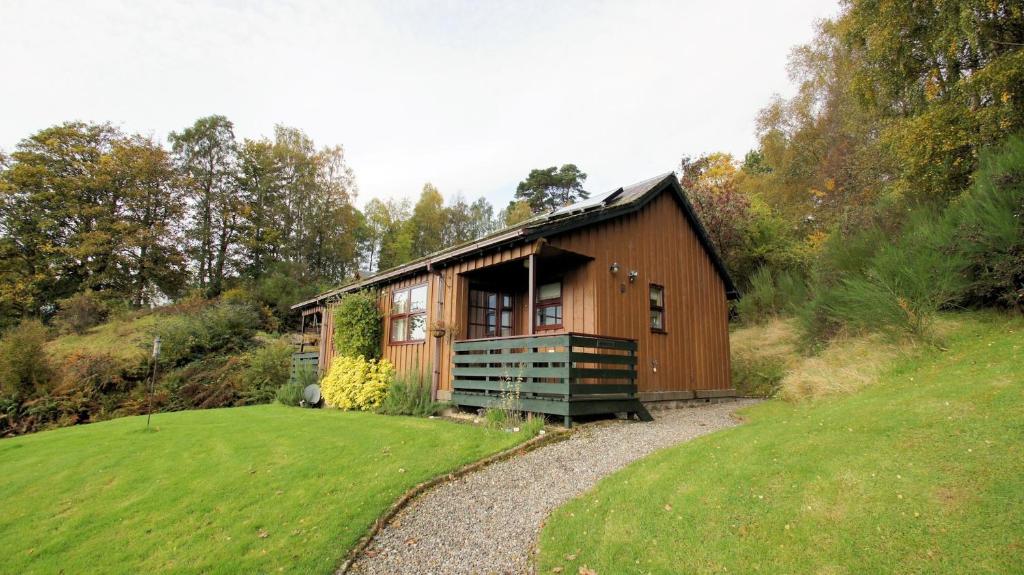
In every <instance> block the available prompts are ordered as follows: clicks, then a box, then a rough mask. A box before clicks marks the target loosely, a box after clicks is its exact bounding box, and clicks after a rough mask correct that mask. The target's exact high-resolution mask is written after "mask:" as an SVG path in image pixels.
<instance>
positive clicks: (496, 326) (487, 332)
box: [467, 288, 515, 339]
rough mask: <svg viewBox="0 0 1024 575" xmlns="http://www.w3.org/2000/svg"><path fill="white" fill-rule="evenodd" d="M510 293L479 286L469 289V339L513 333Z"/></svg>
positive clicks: (503, 335)
mask: <svg viewBox="0 0 1024 575" xmlns="http://www.w3.org/2000/svg"><path fill="white" fill-rule="evenodd" d="M512 302H513V298H512V294H510V293H506V292H501V291H494V290H488V289H481V288H470V290H469V333H468V334H467V336H468V337H469V339H480V338H484V337H505V336H510V335H513V326H512V323H513V321H512V318H513V317H514V315H515V314H513V308H512Z"/></svg>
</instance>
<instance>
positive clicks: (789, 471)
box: [538, 315, 1024, 574]
mask: <svg viewBox="0 0 1024 575" xmlns="http://www.w3.org/2000/svg"><path fill="white" fill-rule="evenodd" d="M953 323H955V324H956V327H955V328H950V329H949V330H948V337H947V340H946V341H947V342H948V347H949V351H946V352H940V351H937V350H935V349H918V350H915V352H914V353H913V354H909V355H900V354H896V355H894V356H893V359H892V362H891V363H890V366H889V367H888V368H887V369H885V370H883V371H881V373H880V375H879V377H878V380H877V381H876V382H873V383H871V384H870V385H868V386H867V387H864V388H863V389H861V390H860V391H858V392H856V393H853V394H850V395H838V396H827V397H825V398H822V399H817V400H805V401H799V402H784V401H780V400H773V401H769V402H766V403H764V404H761V405H759V406H755V407H754V408H751V409H749V410H747V411H746V412H745V413H744V414H743V415H744V416H745V418H746V419H747V420H748V421H747V423H746V424H745V425H743V426H741V427H738V428H734V429H731V430H727V431H724V432H721V433H717V434H714V435H710V436H706V437H704V438H700V439H698V440H696V441H693V442H691V443H687V444H684V445H681V446H678V447H675V448H671V449H668V450H665V451H662V452H659V453H657V454H655V455H654V456H652V457H650V458H647V459H644V460H642V461H640V462H637V463H636V464H634V465H632V466H630V467H628V468H626V469H625V470H623V471H621V472H619V473H617V474H615V475H613V476H611V477H609V478H607V479H606V480H604V481H602V482H601V483H600V484H599V485H598V487H597V488H596V489H594V490H593V491H592V492H590V493H588V494H587V495H585V496H583V497H580V498H579V499H576V500H574V501H572V502H570V503H569V504H567V505H566V506H564V507H562V508H560V509H559V510H557V511H556V512H555V513H554V514H553V516H552V517H551V518H550V520H549V521H548V522H547V524H546V526H545V528H544V531H543V533H542V536H541V543H540V550H541V553H540V556H539V565H538V567H539V572H541V573H550V572H552V570H554V569H556V568H562V572H564V573H576V572H577V571H578V570H579V569H580V568H581V567H583V566H585V567H587V568H589V569H592V570H594V571H596V572H597V573H601V574H605V573H726V572H729V573H756V572H762V573H829V574H844V573H850V574H854V573H892V572H897V573H1014V572H1017V573H1019V572H1020V569H1021V565H1024V322H1021V321H1019V320H1009V319H1006V318H1002V317H997V316H991V315H966V316H961V317H958V318H956V319H955V320H954V322H953Z"/></svg>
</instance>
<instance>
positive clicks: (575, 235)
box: [549, 193, 732, 392]
mask: <svg viewBox="0 0 1024 575" xmlns="http://www.w3.org/2000/svg"><path fill="white" fill-rule="evenodd" d="M675 202H677V200H676V199H675V198H674V197H673V196H672V195H671V194H668V193H662V194H660V195H659V196H658V197H657V198H655V199H654V200H652V201H651V202H650V203H649V204H648V205H647V206H645V207H644V208H643V209H641V210H639V211H637V212H635V213H633V214H629V215H626V216H623V217H620V218H615V219H613V220H609V221H606V222H603V223H599V224H596V225H593V226H588V227H585V228H580V229H578V230H575V231H572V232H569V233H567V234H564V235H562V236H556V237H553V238H550V239H549V242H550V244H551V245H552V246H555V247H559V248H562V249H566V250H571V251H574V252H578V253H583V254H587V255H590V256H592V257H594V260H593V261H591V262H589V263H587V264H586V265H585V266H584V267H583V268H581V269H578V270H576V271H575V272H574V274H573V280H574V281H572V282H571V283H570V284H569V285H571V286H572V288H573V289H572V290H571V293H572V298H573V304H572V313H571V314H569V313H567V317H571V318H572V319H571V321H567V322H566V329H568V330H571V331H582V332H587V333H596V334H599V335H607V336H613V337H628V338H635V339H636V340H637V341H638V344H639V349H638V352H637V357H638V363H637V370H638V382H637V383H638V386H639V389H640V391H642V392H646V391H680V390H703V389H730V388H731V387H732V385H731V382H730V375H729V374H730V363H729V338H728V303H727V300H726V297H725V284H724V283H723V282H722V279H721V277H720V276H719V275H718V273H717V272H716V271H715V269H714V266H713V264H712V263H711V258H710V257H708V254H707V252H705V251H704V249H703V248H702V247H701V245H700V242H699V240H698V239H697V235H696V234H695V233H694V231H693V229H692V227H691V226H690V224H689V221H687V219H686V217H685V216H684V214H683V212H682V210H681V209H680V208H679V207H678V206H677V205H675ZM613 262H618V264H619V268H620V269H619V272H618V274H615V275H613V274H612V273H611V272H610V271H609V268H610V266H611V264H612V263H613ZM633 270H635V271H637V272H638V273H639V276H638V277H637V279H636V281H635V282H633V283H630V282H629V278H628V276H629V272H630V271H633ZM651 283H654V284H658V285H661V286H663V287H664V288H665V332H666V333H652V332H651V330H650V324H649V321H650V318H649V303H648V287H649V285H650V284H651ZM622 286H625V292H622V291H621V288H622ZM567 306H568V303H567Z"/></svg>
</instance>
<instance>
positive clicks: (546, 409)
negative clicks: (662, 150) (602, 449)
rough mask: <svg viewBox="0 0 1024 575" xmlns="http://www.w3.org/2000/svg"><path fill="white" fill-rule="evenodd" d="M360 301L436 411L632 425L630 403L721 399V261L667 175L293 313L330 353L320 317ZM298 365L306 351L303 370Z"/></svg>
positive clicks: (731, 289)
mask: <svg viewBox="0 0 1024 575" xmlns="http://www.w3.org/2000/svg"><path fill="white" fill-rule="evenodd" d="M366 289H369V290H374V291H375V292H376V293H377V294H378V297H379V302H380V309H381V313H382V315H383V318H384V320H383V321H384V326H383V328H384V329H383V341H382V350H381V355H382V357H383V358H386V359H388V360H390V361H391V362H393V363H394V365H395V367H396V369H397V370H398V371H411V370H418V371H420V372H422V373H423V374H424V376H425V377H428V378H429V381H430V382H431V385H432V393H433V394H434V396H435V397H436V398H437V399H438V400H442V401H451V402H453V403H456V404H460V405H464V406H487V405H492V404H493V403H494V402H495V401H496V398H497V397H498V396H501V395H502V394H503V393H504V394H505V396H507V395H508V388H509V386H510V384H511V385H514V386H515V388H516V389H515V395H516V398H517V400H518V401H519V404H520V406H521V407H522V409H523V410H524V411H536V412H542V413H550V414H557V415H562V416H564V417H565V419H566V423H567V424H568V423H571V418H572V417H573V416H576V415H583V414H590V413H601V412H637V413H646V411H645V410H643V409H642V406H640V404H639V403H638V400H639V402H656V401H677V400H688V399H709V398H718V397H728V396H732V395H734V394H735V390H734V389H733V387H732V384H731V381H730V365H729V334H728V313H729V312H728V301H727V300H729V299H733V298H736V297H738V292H737V290H736V288H735V286H734V285H733V282H732V280H731V279H730V278H729V275H728V273H727V272H726V270H725V267H724V266H723V264H722V261H721V260H720V258H719V257H718V255H717V253H716V252H715V249H714V247H713V246H712V244H711V243H710V241H709V240H708V237H707V234H706V232H705V230H704V227H703V226H702V225H701V223H700V221H698V219H697V216H696V214H695V213H694V210H693V208H692V206H691V205H690V203H689V202H688V201H687V199H686V196H685V195H684V193H683V190H682V188H681V187H680V184H679V181H678V180H677V179H676V177H675V176H674V175H673V174H671V173H669V174H665V175H661V176H658V177H655V178H652V179H649V180H645V181H643V182H639V183H636V184H633V185H630V186H626V187H623V188H619V189H617V190H614V191H612V192H609V193H607V194H603V195H600V196H596V197H593V198H591V199H589V200H585V201H582V202H579V203H577V204H573V205H570V206H567V207H565V208H561V209H558V210H555V211H553V212H551V213H548V214H543V215H539V216H536V217H533V218H531V219H529V220H527V221H525V222H522V223H521V224H519V225H518V226H516V227H514V228H511V229H506V230H502V231H500V232H497V233H495V234H492V235H490V236H487V237H484V238H482V239H479V240H477V241H474V242H471V243H468V244H464V245H460V246H456V247H453V248H450V249H446V250H443V251H440V252H437V253H435V254H431V255H429V256H426V257H424V258H421V259H418V260H416V261H413V262H410V263H408V264H405V265H402V266H399V267H396V268H393V269H390V270H387V271H383V272H381V273H378V274H376V275H373V276H370V277H367V278H365V279H362V280H360V281H357V282H355V283H352V284H349V285H346V286H344V287H341V288H338V289H335V290H332V291H328V292H326V293H323V294H320V295H318V296H317V297H315V298H313V299H310V300H308V301H304V302H301V303H299V304H296V305H295V306H293V307H294V308H295V309H299V310H301V311H302V314H303V318H304V323H305V322H306V321H308V322H309V323H310V324H315V325H317V326H319V330H320V339H319V348H318V351H317V352H316V353H317V354H318V356H317V359H316V361H318V365H319V368H320V369H321V370H322V371H326V370H327V369H328V368H329V367H330V364H331V358H332V355H333V343H332V333H333V328H332V324H333V318H332V312H331V307H332V305H333V303H334V302H337V301H338V299H339V298H341V297H342V296H344V295H345V294H346V293H350V292H354V291H357V290H366ZM309 359H311V358H310V357H308V355H307V360H309Z"/></svg>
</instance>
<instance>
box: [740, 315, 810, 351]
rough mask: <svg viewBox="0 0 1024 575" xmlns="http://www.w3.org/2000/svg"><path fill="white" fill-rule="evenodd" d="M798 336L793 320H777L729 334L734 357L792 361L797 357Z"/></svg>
mask: <svg viewBox="0 0 1024 575" xmlns="http://www.w3.org/2000/svg"><path fill="white" fill-rule="evenodd" d="M797 338H798V334H797V328H796V322H795V321H794V320H792V319H783V318H775V319H772V320H770V321H768V322H766V323H763V324H760V325H754V326H750V327H743V328H740V329H736V330H733V331H732V333H730V334H729V345H730V346H732V354H733V356H734V357H737V356H738V357H743V358H750V359H766V358H775V359H782V360H786V361H788V360H791V359H793V358H794V357H795V356H796V355H797V351H796V342H797Z"/></svg>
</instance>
